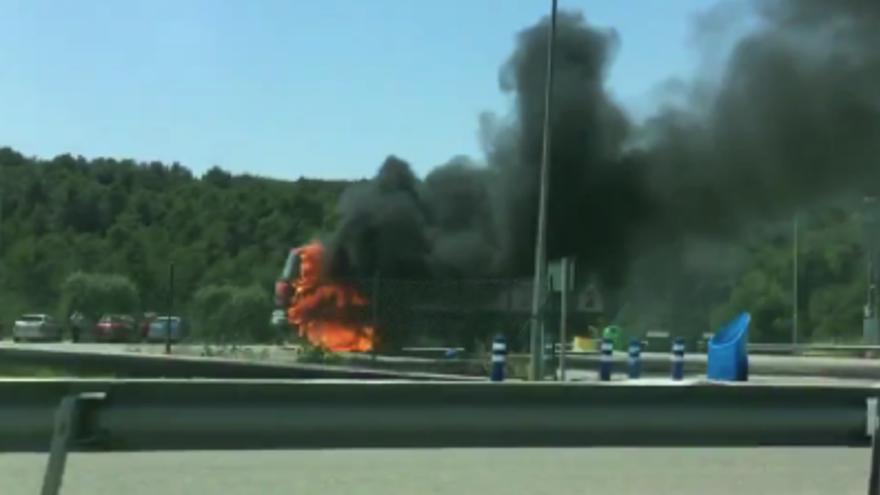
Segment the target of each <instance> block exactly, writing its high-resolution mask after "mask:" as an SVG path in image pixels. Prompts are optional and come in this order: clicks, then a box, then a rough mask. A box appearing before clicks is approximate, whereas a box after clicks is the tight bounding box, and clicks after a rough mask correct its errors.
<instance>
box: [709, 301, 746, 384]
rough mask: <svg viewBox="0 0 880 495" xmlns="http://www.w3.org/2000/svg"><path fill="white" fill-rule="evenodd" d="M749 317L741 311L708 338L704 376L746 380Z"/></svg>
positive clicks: (710, 378) (736, 380) (725, 379)
mask: <svg viewBox="0 0 880 495" xmlns="http://www.w3.org/2000/svg"><path fill="white" fill-rule="evenodd" d="M751 319H752V317H751V315H749V314H748V313H742V314H740V315H739V316H737V317H736V318H734V319H733V320H731V321H730V322H728V323H727V324H725V325H724V326H722V327H721V329H720V330H719V331H718V333H716V334H715V335H714V336H713V337H712V339H711V340H709V345H708V363H707V366H706V378H708V379H709V380H717V381H725V382H745V381H748V379H749V322H750V321H751Z"/></svg>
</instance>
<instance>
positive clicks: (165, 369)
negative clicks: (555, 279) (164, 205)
mask: <svg viewBox="0 0 880 495" xmlns="http://www.w3.org/2000/svg"><path fill="white" fill-rule="evenodd" d="M0 363H3V364H9V365H17V366H38V367H54V368H59V369H67V370H69V371H70V372H71V373H74V374H76V373H92V374H95V373H108V374H112V375H115V376H119V377H132V378H139V377H140V378H214V379H296V380H316V379H339V380H446V381H474V380H476V379H477V378H475V377H467V376H455V375H447V374H437V373H409V372H404V371H393V370H378V369H366V368H358V367H342V366H327V365H320V364H305V363H293V362H261V361H243V360H234V359H217V358H201V357H195V356H177V355H170V356H169V355H164V354H138V353H124V352H83V351H82V350H61V349H45V348H39V347H36V348H34V347H28V346H3V347H0Z"/></svg>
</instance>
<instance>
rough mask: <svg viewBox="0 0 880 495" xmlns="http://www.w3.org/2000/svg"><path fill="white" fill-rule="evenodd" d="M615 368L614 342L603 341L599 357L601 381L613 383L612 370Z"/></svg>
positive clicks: (609, 340)
mask: <svg viewBox="0 0 880 495" xmlns="http://www.w3.org/2000/svg"><path fill="white" fill-rule="evenodd" d="M613 366H614V341H612V340H611V339H602V347H601V354H600V356H599V381H603V382H608V381H611V368H612V367H613Z"/></svg>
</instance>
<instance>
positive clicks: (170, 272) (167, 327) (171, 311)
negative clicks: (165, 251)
mask: <svg viewBox="0 0 880 495" xmlns="http://www.w3.org/2000/svg"><path fill="white" fill-rule="evenodd" d="M173 316H174V262H173V261H172V262H171V264H170V265H169V266H168V316H166V317H165V354H171V318H172V317H173ZM180 325H181V324H180V323H178V329H179V330H181V331H182V330H183V329H182V328H181V327H180Z"/></svg>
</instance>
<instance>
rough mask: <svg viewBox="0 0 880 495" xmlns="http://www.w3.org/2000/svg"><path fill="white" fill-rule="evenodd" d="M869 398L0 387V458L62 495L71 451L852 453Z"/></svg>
mask: <svg viewBox="0 0 880 495" xmlns="http://www.w3.org/2000/svg"><path fill="white" fill-rule="evenodd" d="M876 393H877V389H875V388H870V387H849V388H843V387H822V386H810V387H803V386H802V387H794V386H776V387H773V386H755V385H699V384H698V385H692V386H688V385H682V384H678V385H668V386H637V385H593V386H585V385H576V384H537V383H532V384H528V383H519V384H517V383H506V384H490V383H443V382H429V383H424V382H421V383H419V382H396V383H395V382H367V383H364V382H361V383H352V382H329V383H328V382H311V383H310V382H302V381H299V382H296V381H256V382H255V381H242V380H228V381H227V380H222V381H221V380H140V381H138V380H36V379H31V380H0V404H2V407H0V445H2V446H3V451H4V452H7V453H8V452H45V451H46V450H47V449H48V450H49V453H50V454H49V462H48V464H47V469H46V472H45V475H44V482H43V490H42V493H43V494H46V495H57V494H58V493H59V490H60V487H61V482H62V478H63V474H64V469H65V466H66V460H67V456H68V453H69V452H71V451H98V452H108V451H160V450H216V449H223V450H254V449H260V450H264V449H311V448H322V449H326V448H430V447H435V448H442V447H585V446H603V445H618V446H727V445H738V446H772V445H777V446H778V445H793V446H848V447H859V446H867V445H870V439H871V438H872V437H876V431H877V429H876V425H877V424H878V421H877V406H876V403H877V399H876V398H875V395H876ZM875 450H876V448H875V449H872V452H874V451H875ZM872 463H875V461H874V460H872ZM873 479H874V474H872V480H873Z"/></svg>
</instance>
